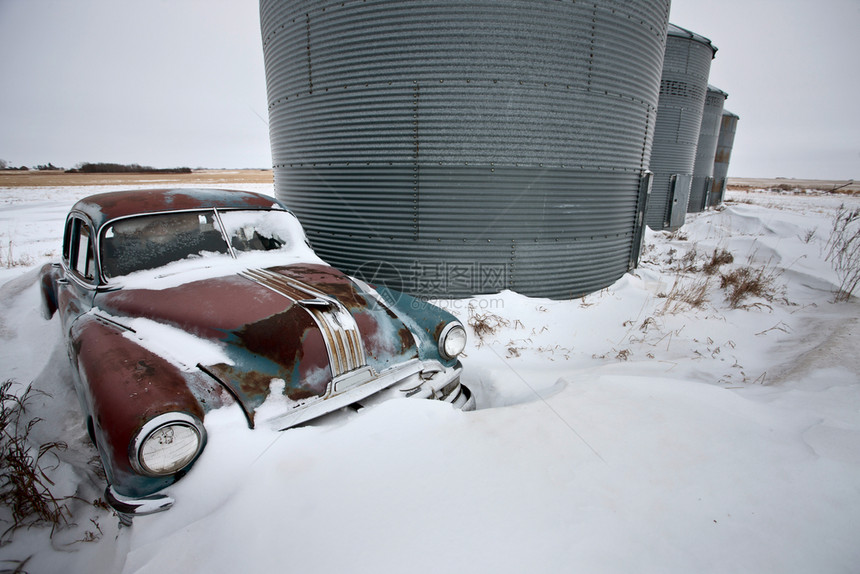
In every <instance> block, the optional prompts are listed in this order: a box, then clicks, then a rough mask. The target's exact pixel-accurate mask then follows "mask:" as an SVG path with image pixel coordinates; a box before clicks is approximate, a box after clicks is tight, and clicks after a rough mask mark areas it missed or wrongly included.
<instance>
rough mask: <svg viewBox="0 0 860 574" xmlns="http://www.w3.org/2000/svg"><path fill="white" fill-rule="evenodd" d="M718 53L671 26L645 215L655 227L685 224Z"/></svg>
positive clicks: (700, 38) (703, 41)
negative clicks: (708, 88)
mask: <svg viewBox="0 0 860 574" xmlns="http://www.w3.org/2000/svg"><path fill="white" fill-rule="evenodd" d="M716 51H717V48H716V47H715V46H714V45H713V44H711V41H710V40H708V39H707V38H705V37H704V36H700V35H698V34H694V33H693V32H690V31H689V30H685V29H683V28H680V27H678V26H675V25H674V24H670V25H669V31H668V34H667V40H666V55H665V58H664V60H663V74H662V78H661V80H660V103H659V105H658V108H657V125H656V128H655V130H654V147H653V150H652V152H651V171H652V172H654V184H653V187H652V189H651V198H650V200H649V202H648V209H647V211H646V214H645V221H646V223H647V224H648V226H649V227H651V228H652V229H677V228H679V227H680V226H682V225H683V224H684V216H685V215H686V213H687V202H688V200H689V197H690V186H691V183H692V179H693V164H694V161H695V157H696V145H697V144H698V141H699V128H700V127H701V125H702V112H703V110H704V106H705V94H706V91H707V87H708V75H709V74H710V71H711V60H713V58H714V54H716Z"/></svg>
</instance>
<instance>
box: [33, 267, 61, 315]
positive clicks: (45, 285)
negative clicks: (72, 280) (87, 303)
mask: <svg viewBox="0 0 860 574" xmlns="http://www.w3.org/2000/svg"><path fill="white" fill-rule="evenodd" d="M62 273H63V271H62V268H61V267H60V264H59V263H47V264H45V265H43V266H42V268H41V269H40V270H39V285H40V287H41V295H42V296H41V299H42V317H44V318H45V319H46V320H48V319H50V318H51V317H53V316H54V313H56V312H57V281H59V280H60V277H62Z"/></svg>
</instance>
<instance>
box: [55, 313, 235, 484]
mask: <svg viewBox="0 0 860 574" xmlns="http://www.w3.org/2000/svg"><path fill="white" fill-rule="evenodd" d="M70 337H71V341H72V355H73V361H74V363H75V366H76V368H77V374H78V383H79V384H80V385H81V387H82V391H83V392H82V394H83V396H84V399H85V401H86V406H87V408H88V410H89V415H90V416H91V417H92V422H93V431H94V435H95V438H96V443H97V447H98V449H99V453H100V454H101V458H102V461H103V463H104V467H105V472H106V473H107V476H108V480H109V482H110V483H111V484H112V485H113V487H114V489H115V490H116V491H117V492H118V493H119V494H121V495H125V496H133V497H141V496H146V495H149V494H152V493H154V492H156V491H158V490H161V489H162V488H164V487H166V486H168V485H170V484H172V483H173V482H175V481H176V480H177V479H178V478H179V477H180V476H181V475H182V474H183V473H184V471H180V472H179V473H177V474H175V475H171V476H165V477H152V476H145V475H142V474H140V473H138V471H136V470H135V469H134V467H133V465H132V462H131V457H133V456H134V454H135V453H134V448H133V443H134V440H135V438H136V436H137V434H138V433H139V432H140V431H141V429H142V427H143V426H144V425H145V424H146V423H148V422H149V421H150V420H152V419H153V418H155V417H157V416H159V415H162V414H165V413H171V412H179V413H184V414H187V415H191V416H193V417H196V418H197V419H198V420H199V421H201V422H202V421H203V418H204V415H205V412H206V411H207V410H210V409H211V408H217V407H218V406H221V404H223V402H224V399H223V392H222V390H221V388H220V386H219V385H218V384H217V383H216V382H215V381H213V380H212V379H210V378H209V377H207V376H206V375H204V374H203V373H201V372H190V373H189V372H183V371H182V370H181V369H180V368H179V367H177V366H176V365H173V364H171V363H170V362H168V361H167V360H166V359H164V358H162V357H160V356H158V355H157V354H155V353H153V352H152V351H149V350H148V349H146V348H144V347H142V346H141V345H139V344H138V343H137V342H136V341H134V340H133V333H132V332H131V331H129V330H128V329H124V328H122V327H121V326H119V325H116V324H114V323H112V322H110V321H107V320H105V319H103V318H100V317H98V316H97V315H95V314H92V313H91V314H87V315H84V316H82V317H81V318H80V319H78V320H77V321H75V323H74V325H73V326H72V329H71V332H70ZM187 468H188V467H186V470H187Z"/></svg>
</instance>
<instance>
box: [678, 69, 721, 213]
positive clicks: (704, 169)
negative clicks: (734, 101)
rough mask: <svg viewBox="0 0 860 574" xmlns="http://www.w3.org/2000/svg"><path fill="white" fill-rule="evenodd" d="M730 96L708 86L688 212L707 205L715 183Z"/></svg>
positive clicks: (696, 211)
mask: <svg viewBox="0 0 860 574" xmlns="http://www.w3.org/2000/svg"><path fill="white" fill-rule="evenodd" d="M728 96H729V95H728V94H727V93H725V92H724V91H722V90H720V89H718V88H715V87H714V86H708V92H707V95H706V96H705V108H704V111H703V112H702V125H701V127H700V128H699V143H698V144H697V145H696V161H695V163H694V164H693V183H692V185H691V186H690V199H689V201H688V202H687V213H698V212H700V211H704V210H705V207H707V201H708V194H709V192H710V191H711V187H713V183H714V156H715V155H716V153H717V140H718V139H719V137H720V124H721V123H722V118H723V106H724V105H725V103H726V98H727V97H728Z"/></svg>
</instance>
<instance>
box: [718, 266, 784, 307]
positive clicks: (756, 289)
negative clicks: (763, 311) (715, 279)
mask: <svg viewBox="0 0 860 574" xmlns="http://www.w3.org/2000/svg"><path fill="white" fill-rule="evenodd" d="M775 280H776V275H775V274H774V272H773V271H771V270H768V268H767V267H766V266H765V267H758V268H754V267H749V266H746V267H738V268H737V269H733V270H732V271H729V272H728V273H721V274H720V288H721V289H725V290H726V301H728V303H729V306H730V307H731V308H732V309H738V308H742V307H744V305H743V302H744V301H745V300H747V299H748V298H750V297H760V298H762V299H764V300H766V301H773V298H774V296H775V291H774V283H775Z"/></svg>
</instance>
